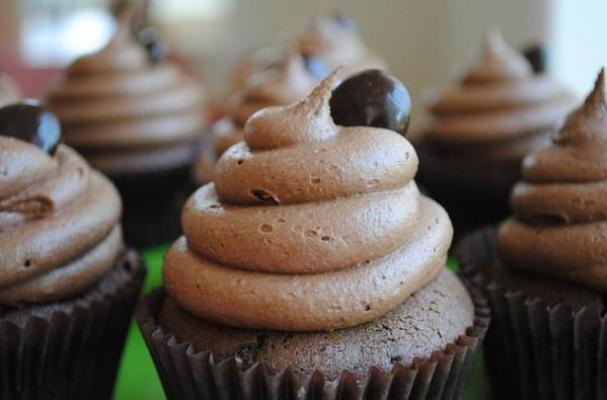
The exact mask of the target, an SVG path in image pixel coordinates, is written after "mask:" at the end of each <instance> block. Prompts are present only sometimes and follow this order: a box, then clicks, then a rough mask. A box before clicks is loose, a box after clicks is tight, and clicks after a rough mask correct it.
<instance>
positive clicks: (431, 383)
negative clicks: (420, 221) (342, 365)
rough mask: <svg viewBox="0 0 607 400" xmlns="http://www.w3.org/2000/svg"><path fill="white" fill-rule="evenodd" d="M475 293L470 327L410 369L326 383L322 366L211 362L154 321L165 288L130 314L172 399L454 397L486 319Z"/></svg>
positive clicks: (375, 371)
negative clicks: (303, 371)
mask: <svg viewBox="0 0 607 400" xmlns="http://www.w3.org/2000/svg"><path fill="white" fill-rule="evenodd" d="M472 294H473V300H474V303H475V311H476V317H475V320H474V325H473V326H471V327H469V328H468V329H467V331H466V333H465V334H463V335H462V336H460V337H459V338H458V339H457V340H456V341H455V342H454V343H451V344H449V345H448V346H447V347H446V348H445V349H444V350H442V351H435V352H433V353H432V355H431V356H430V357H429V358H427V359H421V358H416V359H415V360H414V361H413V363H412V365H410V366H405V365H402V364H397V365H396V366H395V367H394V368H393V369H392V370H391V371H384V370H381V369H379V368H375V367H372V368H370V370H369V373H368V376H367V378H365V379H356V377H355V376H354V375H353V374H352V373H350V372H349V371H347V370H344V371H343V372H342V373H341V374H340V376H339V378H338V379H335V380H329V379H326V378H325V377H324V376H323V374H322V373H321V372H319V371H316V372H314V373H312V374H311V375H309V376H303V377H302V376H298V375H297V374H295V373H293V369H292V368H287V369H285V370H283V371H281V372H280V373H274V374H273V373H270V372H268V371H267V370H265V369H264V366H263V365H262V364H261V363H257V364H255V365H253V366H251V367H249V368H243V366H242V364H241V363H239V361H237V360H236V359H235V358H234V357H232V358H229V359H226V360H223V361H221V362H219V361H215V360H214V358H213V354H211V352H209V351H201V352H195V351H194V348H193V346H192V345H191V343H188V342H180V341H179V340H177V339H176V338H175V336H174V335H172V334H171V333H170V332H165V331H164V330H163V328H162V327H161V326H160V325H159V324H158V322H157V321H156V315H157V314H158V312H159V310H160V307H161V305H162V302H163V300H164V298H165V296H166V293H165V291H164V290H163V289H156V290H155V291H154V292H152V293H151V294H150V295H148V296H146V297H145V298H144V299H143V300H142V302H141V303H140V304H139V306H138V307H137V310H136V311H135V317H136V320H137V323H138V324H139V327H140V329H141V331H142V333H143V336H144V338H145V341H146V343H147V346H148V348H149V349H150V352H151V354H152V358H153V360H154V363H155V365H156V369H157V370H158V373H159V375H160V379H161V381H162V384H163V387H164V390H165V393H166V395H167V397H168V398H169V399H208V400H218V399H221V400H232V399H234V400H236V399H239V400H256V399H259V400H261V399H264V400H266V399H267V400H274V399H276V400H279V399H281V400H282V399H298V400H312V399H323V400H334V399H335V400H337V399H340V400H350V399H352V400H353V399H361V400H362V399H366V400H376V399H377V400H379V399H422V400H423V399H458V398H460V395H461V390H462V388H463V386H464V380H465V378H466V376H467V375H468V373H469V372H470V370H471V368H472V364H473V360H474V355H475V352H476V349H477V347H478V346H479V343H480V342H481V341H482V340H483V337H484V335H485V332H486V330H487V326H488V324H489V310H488V309H487V306H486V300H485V299H484V297H483V296H482V295H481V294H480V293H479V292H473V293H472Z"/></svg>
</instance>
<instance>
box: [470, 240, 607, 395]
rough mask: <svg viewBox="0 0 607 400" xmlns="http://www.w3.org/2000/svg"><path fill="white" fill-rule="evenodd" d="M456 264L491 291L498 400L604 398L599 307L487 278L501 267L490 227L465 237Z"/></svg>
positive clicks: (605, 334) (606, 349)
mask: <svg viewBox="0 0 607 400" xmlns="http://www.w3.org/2000/svg"><path fill="white" fill-rule="evenodd" d="M458 259H459V260H460V263H461V268H462V273H463V275H464V279H466V280H467V281H468V282H470V283H471V284H473V285H474V286H475V287H477V288H479V289H482V290H483V291H484V292H485V293H486V295H487V298H488V301H489V305H490V307H491V310H492V312H491V318H492V320H491V327H490V329H489V331H488V332H487V337H486V340H485V358H486V366H487V370H488V373H489V376H490V379H491V384H492V388H493V393H494V398H503V399H563V400H565V399H607V319H606V318H605V315H604V313H603V312H602V310H601V309H600V307H598V306H596V307H580V308H579V309H573V308H572V307H571V306H570V305H568V304H566V303H564V302H563V301H562V300H560V301H550V300H548V299H543V298H541V297H538V296H537V295H534V296H531V295H528V294H526V293H524V292H523V291H522V290H520V289H512V288H509V287H508V286H507V284H505V283H503V282H497V281H496V280H495V279H491V278H490V277H488V276H487V274H486V273H484V268H487V266H491V265H496V264H495V263H498V262H499V259H498V256H497V251H496V248H495V231H494V230H493V229H485V230H482V231H477V232H474V233H472V234H471V235H469V236H468V237H466V238H464V239H463V240H462V242H461V243H460V245H459V247H458Z"/></svg>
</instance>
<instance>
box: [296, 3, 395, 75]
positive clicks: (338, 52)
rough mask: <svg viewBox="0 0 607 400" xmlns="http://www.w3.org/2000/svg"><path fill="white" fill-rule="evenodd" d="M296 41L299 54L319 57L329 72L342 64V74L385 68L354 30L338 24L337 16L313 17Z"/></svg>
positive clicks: (377, 55)
mask: <svg viewBox="0 0 607 400" xmlns="http://www.w3.org/2000/svg"><path fill="white" fill-rule="evenodd" d="M296 42H297V45H298V47H299V49H300V52H301V53H302V54H304V55H314V56H317V57H320V58H321V59H322V60H323V61H324V62H325V64H327V65H328V66H329V68H331V69H333V68H337V67H339V66H341V65H343V66H344V69H343V74H344V75H349V74H351V73H354V72H358V71H361V70H364V69H370V68H378V69H386V68H387V65H386V62H385V61H384V59H383V58H382V57H381V56H380V55H379V54H377V53H374V52H373V51H371V50H370V49H369V48H368V47H367V46H366V45H365V43H364V42H363V40H362V38H361V37H360V35H359V33H358V32H357V30H356V29H353V27H351V26H344V24H342V23H340V21H339V16H338V15H320V16H316V17H314V18H312V19H311V21H310V23H309V24H308V25H307V26H306V28H305V29H304V30H303V31H302V32H300V33H299V34H298V35H297V38H296Z"/></svg>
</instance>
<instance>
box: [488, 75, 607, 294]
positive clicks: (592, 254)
mask: <svg viewBox="0 0 607 400" xmlns="http://www.w3.org/2000/svg"><path fill="white" fill-rule="evenodd" d="M511 202H512V207H513V209H514V213H515V216H514V217H513V218H510V219H508V220H507V221H506V222H504V223H503V224H502V225H501V226H500V229H499V231H498V249H499V252H500V256H501V257H502V258H503V259H504V261H505V262H506V263H507V264H508V265H509V266H511V267H513V268H517V269H521V270H526V271H530V272H534V273H538V274H546V275H551V276H555V277H559V278H565V279H568V280H571V281H574V282H578V283H582V284H585V285H587V286H590V287H594V288H597V289H599V290H605V289H607V235H606V234H605V232H607V94H606V93H605V71H604V70H602V71H601V73H600V74H599V77H598V78H597V81H596V84H595V87H594V89H593V90H592V92H591V93H590V94H589V95H588V97H587V99H586V101H585V102H584V104H582V106H580V107H579V108H578V109H577V110H575V111H574V112H573V113H571V114H570V115H569V116H568V118H567V120H566V122H565V124H564V125H563V127H562V128H561V130H560V131H559V133H558V135H557V136H556V137H555V138H554V140H553V143H552V145H551V146H550V147H547V148H545V149H542V150H539V151H536V152H534V153H532V154H530V155H529V156H527V157H526V158H525V161H524V164H523V181H522V182H520V183H518V184H517V185H516V186H515V188H514V190H513V192H512V199H511Z"/></svg>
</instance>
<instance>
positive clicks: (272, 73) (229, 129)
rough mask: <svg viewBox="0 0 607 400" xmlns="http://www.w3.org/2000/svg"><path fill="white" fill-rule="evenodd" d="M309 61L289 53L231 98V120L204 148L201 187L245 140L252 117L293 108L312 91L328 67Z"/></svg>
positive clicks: (197, 177) (197, 171)
mask: <svg viewBox="0 0 607 400" xmlns="http://www.w3.org/2000/svg"><path fill="white" fill-rule="evenodd" d="M308 61H309V60H306V59H304V57H302V56H301V55H300V54H299V53H297V52H295V51H288V52H287V53H286V54H284V53H283V58H282V59H281V60H278V61H276V62H275V64H274V66H273V67H271V68H268V69H265V70H262V71H258V72H256V73H254V74H253V75H251V76H249V78H248V79H247V84H246V86H245V87H244V88H242V89H241V90H239V91H237V92H235V93H234V94H233V95H232V96H231V98H230V100H229V102H228V116H227V117H225V118H223V119H222V120H220V121H219V122H218V123H216V124H215V125H214V126H213V129H212V132H211V135H210V136H209V137H207V140H208V141H209V143H208V144H206V145H204V146H203V147H202V151H201V153H200V155H199V157H198V160H197V162H196V165H195V168H194V179H195V181H196V183H197V184H199V185H200V184H203V183H206V182H209V181H211V180H212V179H213V169H214V164H215V160H217V159H218V158H219V157H220V156H221V155H222V154H223V153H224V152H225V151H226V150H227V149H228V148H229V147H230V146H232V145H233V144H235V143H237V142H240V141H241V140H243V138H244V130H243V129H244V125H245V122H246V121H247V119H248V118H249V117H250V116H251V115H253V114H254V113H255V112H256V111H258V110H260V109H262V108H265V107H271V106H279V105H285V104H290V103H292V102H294V101H296V100H298V99H300V98H302V97H303V96H305V95H306V94H307V93H309V92H310V90H312V88H313V87H314V86H315V85H316V84H317V83H318V81H319V78H318V76H319V74H323V73H324V71H326V67H325V66H324V65H323V64H322V62H320V61H318V60H316V61H315V64H313V65H311V66H309V63H308ZM310 68H311V69H310Z"/></svg>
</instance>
